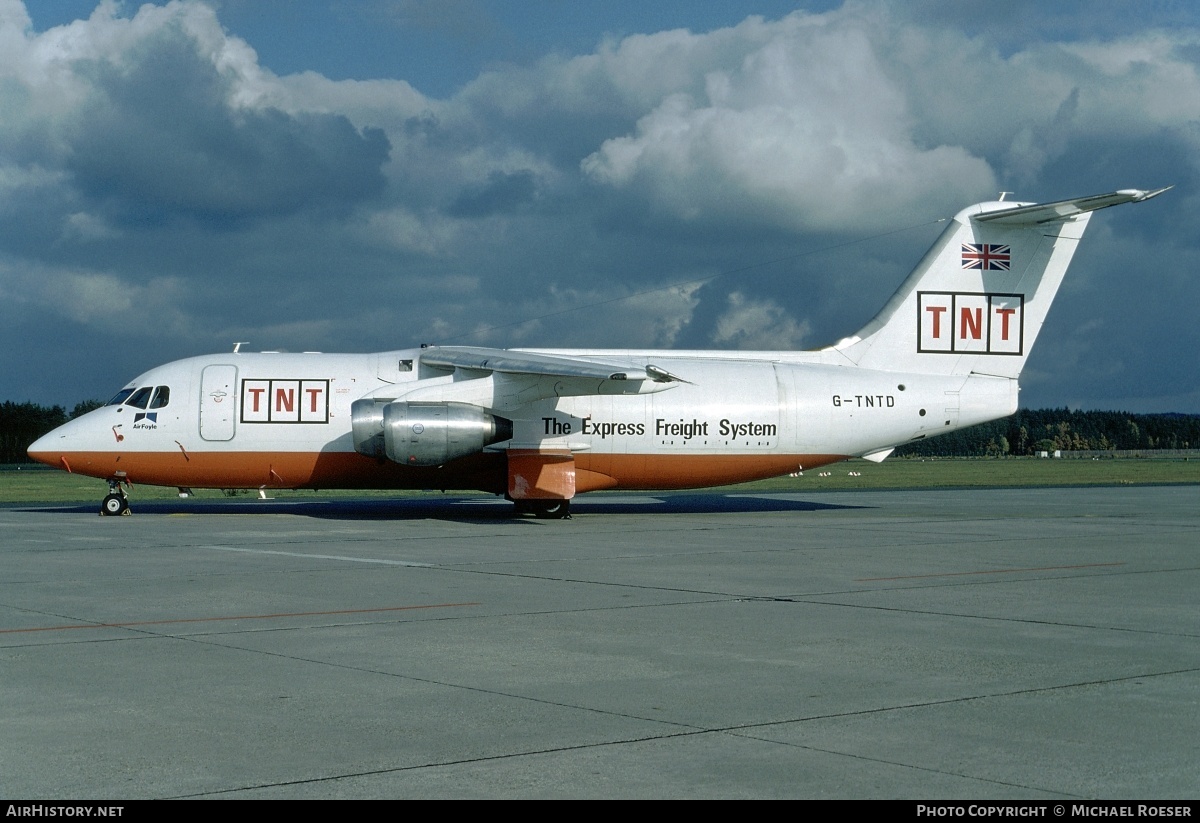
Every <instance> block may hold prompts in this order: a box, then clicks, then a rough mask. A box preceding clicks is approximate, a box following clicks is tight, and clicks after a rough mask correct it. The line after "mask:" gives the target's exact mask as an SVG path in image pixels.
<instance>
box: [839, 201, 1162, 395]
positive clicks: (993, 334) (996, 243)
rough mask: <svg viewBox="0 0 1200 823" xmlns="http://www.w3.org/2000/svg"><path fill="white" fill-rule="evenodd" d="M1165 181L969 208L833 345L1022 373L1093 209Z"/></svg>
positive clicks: (910, 365)
mask: <svg viewBox="0 0 1200 823" xmlns="http://www.w3.org/2000/svg"><path fill="white" fill-rule="evenodd" d="M1167 188H1170V187H1169V186H1168V187H1167ZM1167 188H1163V189H1158V190H1156V191H1140V190H1137V189H1123V190H1121V191H1117V192H1113V193H1111V194H1100V195H1095V196H1092V197H1080V198H1076V199H1073V200H1062V201H1059V202H1057V203H1045V204H1031V203H1014V202H1004V201H996V202H991V203H979V204H976V205H974V206H971V207H969V208H966V209H963V210H962V211H960V212H959V213H958V214H957V215H955V216H954V218H953V220H952V221H951V223H950V225H949V227H948V228H947V229H946V230H945V232H943V233H942V235H941V237H940V238H938V241H937V242H936V243H935V244H934V246H933V248H931V249H930V250H929V252H928V253H927V254H926V255H925V257H924V258H923V259H922V260H921V262H920V263H919V264H918V265H917V267H916V269H914V270H913V273H912V274H911V275H909V277H908V279H907V280H905V281H904V284H903V285H902V286H901V287H900V289H899V291H897V292H896V294H895V295H894V296H893V297H892V299H891V300H889V301H888V302H887V304H886V305H885V306H884V307H883V309H882V310H881V311H880V312H879V314H878V315H877V316H876V317H875V319H873V320H872V321H871V322H870V323H868V324H867V325H866V326H865V327H863V329H862V330H861V331H859V332H858V334H856V335H854V336H852V337H849V338H846V339H845V340H842V341H840V342H839V343H837V344H836V345H835V346H833V347H832V348H833V350H835V351H837V352H839V353H840V354H841V355H843V356H845V357H846V358H848V359H849V360H850V361H851V362H853V363H854V364H855V365H858V366H861V367H862V368H868V369H879V370H883V371H903V372H916V373H924V374H943V375H969V374H979V375H992V376H996V377H1008V378H1015V377H1017V376H1019V375H1020V373H1021V369H1022V368H1023V367H1024V365H1025V359H1026V358H1027V357H1028V356H1029V351H1030V349H1032V348H1033V344H1034V342H1035V341H1036V340H1037V335H1038V331H1039V330H1040V329H1041V328H1042V322H1043V321H1044V320H1045V319H1046V313H1047V312H1048V311H1049V309H1050V303H1051V302H1052V301H1053V300H1054V295H1055V294H1056V293H1057V292H1058V287H1059V285H1060V284H1061V283H1062V279H1063V275H1064V274H1065V273H1066V270H1067V266H1068V265H1069V264H1070V262H1071V258H1072V257H1073V256H1074V254H1075V250H1076V248H1077V247H1078V246H1079V241H1080V239H1081V238H1082V237H1083V232H1084V230H1085V229H1086V228H1087V224H1088V220H1090V219H1091V216H1092V214H1091V213H1092V212H1094V211H1096V210H1097V209H1103V208H1107V207H1109V206H1117V205H1120V204H1122V203H1137V202H1140V201H1142V200H1149V199H1150V198H1151V197H1154V196H1156V195H1159V194H1161V193H1162V192H1164V191H1166V190H1167Z"/></svg>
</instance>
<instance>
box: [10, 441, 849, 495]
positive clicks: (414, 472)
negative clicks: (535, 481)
mask: <svg viewBox="0 0 1200 823" xmlns="http://www.w3.org/2000/svg"><path fill="white" fill-rule="evenodd" d="M30 457H33V458H34V459H35V460H38V461H40V462H42V463H46V464H48V465H52V466H58V465H61V461H64V460H65V461H67V462H69V464H70V466H71V469H72V471H73V472H74V473H75V474H86V475H89V476H91V477H99V478H102V479H109V478H112V477H124V478H125V479H126V480H128V481H129V482H131V483H134V484H143V485H150V486H185V487H190V488H199V489H238V488H245V489H250V488H260V487H266V488H295V489H477V490H480V491H486V492H492V493H495V494H503V493H504V492H505V491H506V490H507V488H508V462H507V457H506V455H505V454H504V453H502V452H484V453H481V454H475V455H470V456H469V457H463V458H460V459H458V460H454V461H452V462H450V463H447V464H446V465H445V466H437V467H422V466H405V465H402V464H399V463H394V462H392V461H390V460H384V459H376V458H371V457H364V456H363V455H360V454H357V453H354V452H316V453H313V452H201V451H188V452H187V454H186V455H185V454H183V453H181V452H179V451H174V452H44V453H43V452H39V453H37V454H31V455H30ZM574 457H575V469H576V491H577V492H586V491H595V490H597V489H694V488H703V487H706V486H721V485H728V484H732V483H744V482H746V481H749V480H761V479H763V478H767V477H778V476H780V475H783V474H789V473H791V472H794V471H799V470H800V469H801V468H803V469H812V468H817V467H818V466H824V465H827V464H829V463H836V462H837V461H839V460H845V459H846V455H840V454H807V455H779V454H729V455H722V454H592V453H588V452H580V453H577V454H575V456H574Z"/></svg>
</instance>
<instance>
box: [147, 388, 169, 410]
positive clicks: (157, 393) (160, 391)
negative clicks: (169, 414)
mask: <svg viewBox="0 0 1200 823" xmlns="http://www.w3.org/2000/svg"><path fill="white" fill-rule="evenodd" d="M170 402H171V389H170V388H169V387H167V386H159V387H158V388H157V389H155V390H154V399H152V400H151V401H150V408H152V409H161V408H162V407H163V406H165V405H167V404H168V403H170Z"/></svg>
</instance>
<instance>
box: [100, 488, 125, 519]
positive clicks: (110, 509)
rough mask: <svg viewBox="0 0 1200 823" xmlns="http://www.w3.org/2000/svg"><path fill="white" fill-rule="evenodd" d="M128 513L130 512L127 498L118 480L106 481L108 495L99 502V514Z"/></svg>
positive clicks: (104, 515) (116, 514)
mask: <svg viewBox="0 0 1200 823" xmlns="http://www.w3.org/2000/svg"><path fill="white" fill-rule="evenodd" d="M130 514H132V512H130V511H129V498H128V497H126V496H125V490H124V489H122V488H121V483H120V481H117V480H110V481H108V496H107V497H105V498H104V500H103V501H102V502H101V503H100V516H101V517H119V516H122V515H125V516H128V515H130Z"/></svg>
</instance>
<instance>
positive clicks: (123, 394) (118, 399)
mask: <svg viewBox="0 0 1200 823" xmlns="http://www.w3.org/2000/svg"><path fill="white" fill-rule="evenodd" d="M133 392H134V390H133V389H121V390H120V391H119V392H117V393H116V394H115V395H114V396H113V399H112V400H109V401H108V405H110V406H119V405H121V404H122V403H124V402H125V401H126V400H127V399H128V398H129V395H131V394H133Z"/></svg>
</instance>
